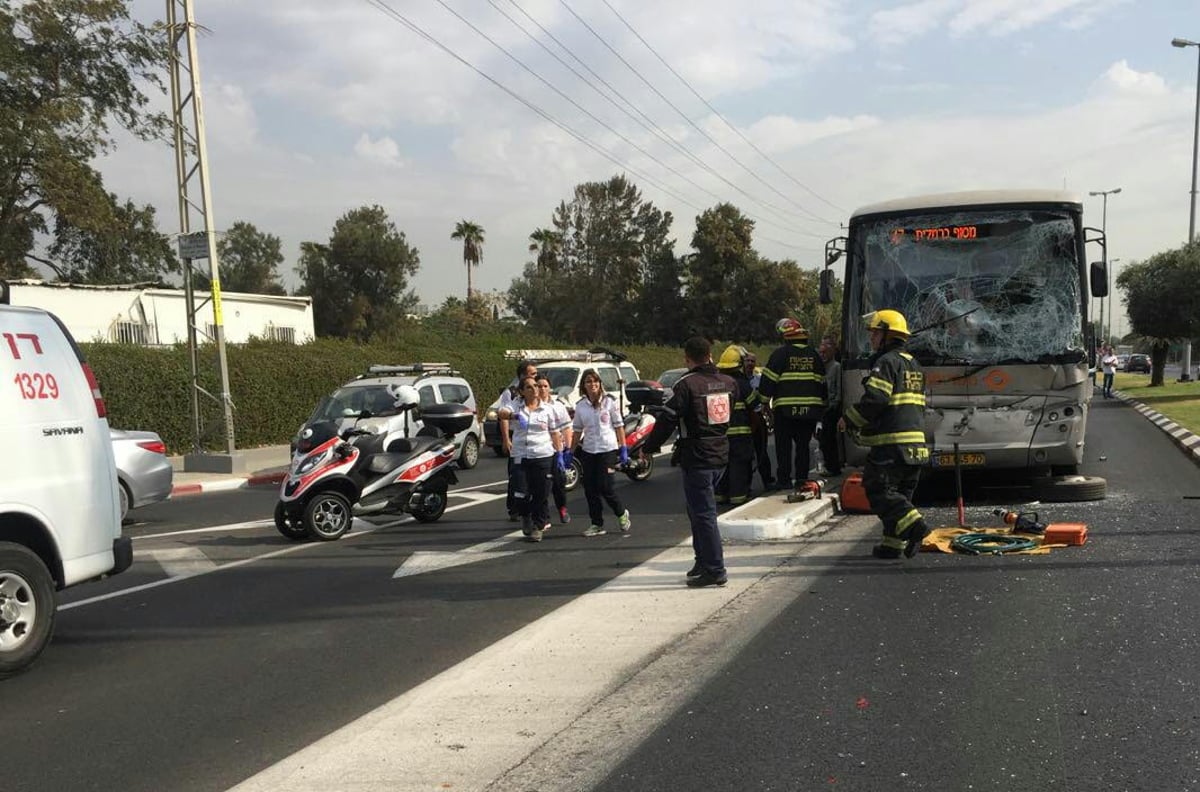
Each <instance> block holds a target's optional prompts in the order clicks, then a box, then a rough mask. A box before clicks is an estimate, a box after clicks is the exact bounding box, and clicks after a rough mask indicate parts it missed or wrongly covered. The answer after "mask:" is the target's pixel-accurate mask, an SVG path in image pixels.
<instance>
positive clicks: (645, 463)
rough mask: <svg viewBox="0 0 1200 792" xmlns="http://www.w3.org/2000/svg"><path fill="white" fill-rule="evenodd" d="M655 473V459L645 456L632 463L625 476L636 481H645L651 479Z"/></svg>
mask: <svg viewBox="0 0 1200 792" xmlns="http://www.w3.org/2000/svg"><path fill="white" fill-rule="evenodd" d="M653 472H654V457H652V456H643V457H642V458H641V459H638V460H635V461H634V462H632V463H630V465H629V467H628V469H626V471H625V475H626V476H629V478H631V479H633V480H634V481H645V480H646V479H648V478H650V474H651V473H653Z"/></svg>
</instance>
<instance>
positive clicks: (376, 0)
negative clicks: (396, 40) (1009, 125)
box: [365, 0, 702, 211]
mask: <svg viewBox="0 0 1200 792" xmlns="http://www.w3.org/2000/svg"><path fill="white" fill-rule="evenodd" d="M365 2H367V3H369V4H370V5H372V6H374V7H375V8H377V9H379V10H380V11H382V12H383V13H385V14H387V15H388V16H390V17H392V18H393V19H395V20H396V21H397V22H399V23H400V24H402V25H404V26H405V27H407V28H408V29H409V30H411V31H412V32H414V33H416V34H417V35H418V36H420V37H421V38H423V39H425V40H426V41H428V42H429V43H430V44H432V45H434V46H435V47H437V48H438V49H440V50H442V51H443V52H445V53H446V54H447V55H449V56H450V57H452V58H454V59H455V60H456V61H458V62H459V63H461V64H462V65H464V66H466V67H467V68H468V69H470V70H471V71H473V72H475V73H476V74H478V75H479V76H480V77H482V78H483V79H485V80H487V81H488V82H490V83H491V84H492V85H494V86H496V87H497V88H499V89H500V90H501V91H504V93H506V94H508V95H509V96H511V97H512V98H513V99H516V100H517V101H518V102H520V103H521V104H523V105H525V106H526V107H527V108H529V109H530V110H532V111H533V112H535V113H537V114H538V115H539V116H541V117H542V118H544V119H545V120H546V121H549V122H550V123H551V124H553V125H554V126H556V127H558V128H559V129H561V130H562V131H563V132H566V133H567V134H568V135H570V136H571V137H573V138H575V139H576V140H578V141H579V142H580V143H583V144H584V145H585V146H587V147H588V148H590V149H592V150H593V151H595V152H596V153H597V154H599V155H601V156H602V157H604V158H605V159H607V160H608V161H609V162H612V163H613V164H614V165H616V166H617V167H618V168H623V169H625V170H627V171H629V172H630V173H632V174H633V175H635V176H637V177H638V178H639V179H642V180H644V181H646V182H647V183H649V184H650V185H652V186H654V187H656V188H658V189H659V191H661V192H663V193H664V194H666V195H669V196H671V197H672V198H674V199H675V200H677V201H679V202H680V203H682V204H684V205H685V206H690V207H691V208H693V209H695V210H696V211H702V210H701V209H700V207H698V206H696V205H695V204H694V203H692V202H691V201H689V200H687V199H686V198H684V197H682V196H680V195H677V194H676V193H675V192H674V191H672V190H671V189H670V188H668V187H665V186H663V185H662V184H659V182H658V181H656V180H655V179H653V178H651V177H649V176H646V175H645V174H643V173H641V172H640V171H638V170H637V169H635V168H633V167H631V166H629V165H626V164H625V163H624V162H622V161H621V160H619V159H617V158H616V157H615V156H614V155H612V154H610V153H609V152H608V150H607V149H605V148H604V147H603V146H600V145H599V144H596V143H593V142H592V141H591V140H589V139H588V138H586V137H585V136H583V135H582V134H580V133H578V132H576V131H575V130H574V129H572V128H571V127H569V126H568V125H567V124H565V123H563V122H562V121H559V120H558V119H557V118H555V117H554V116H552V115H550V114H549V113H548V112H546V111H545V110H543V109H542V108H540V107H538V106H537V105H535V104H534V103H533V102H530V101H529V100H528V99H526V98H525V97H523V96H521V95H520V94H518V93H517V92H516V91H514V90H512V89H511V88H509V87H508V86H507V85H505V84H504V83H502V82H500V81H499V80H497V79H495V78H494V77H492V76H491V75H489V74H487V73H486V72H484V71H483V70H482V69H480V68H478V67H477V66H475V65H474V64H473V63H471V62H470V61H468V60H467V59H466V58H464V57H462V56H461V55H459V54H458V53H457V52H455V51H454V50H452V49H450V48H449V47H447V46H446V45H445V44H443V43H442V42H440V41H438V40H437V39H436V38H434V37H433V36H432V35H430V34H429V33H427V32H425V31H424V30H423V29H422V28H421V27H420V26H418V25H417V24H416V23H414V22H412V21H411V20H409V19H408V18H407V17H405V16H404V15H403V14H401V13H400V12H399V11H397V10H396V9H394V8H392V7H391V6H390V5H388V4H387V3H386V2H384V0H365Z"/></svg>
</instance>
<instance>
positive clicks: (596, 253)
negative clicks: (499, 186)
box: [509, 176, 679, 343]
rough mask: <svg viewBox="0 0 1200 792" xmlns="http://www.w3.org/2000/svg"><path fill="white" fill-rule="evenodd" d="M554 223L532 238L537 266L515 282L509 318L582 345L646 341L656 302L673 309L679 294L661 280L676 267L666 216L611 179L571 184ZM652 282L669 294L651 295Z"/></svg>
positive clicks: (633, 189)
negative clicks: (571, 190)
mask: <svg viewBox="0 0 1200 792" xmlns="http://www.w3.org/2000/svg"><path fill="white" fill-rule="evenodd" d="M552 225H553V229H552V230H550V231H549V232H547V230H546V229H538V230H536V231H534V232H533V234H531V235H530V239H531V240H533V241H534V242H535V243H536V244H535V246H531V247H530V252H537V253H539V261H538V262H529V263H528V264H526V266H525V271H524V274H523V276H522V278H519V279H516V280H514V281H513V283H512V286H511V287H510V289H509V305H510V306H511V307H512V310H513V312H514V313H515V314H516V315H517V316H519V317H520V318H522V319H525V320H526V321H527V323H528V324H529V326H530V327H531V328H532V329H535V330H539V331H542V332H545V333H547V334H550V335H557V336H564V337H568V338H571V339H573V340H574V341H576V342H579V343H587V342H592V341H597V340H601V339H605V338H620V339H625V340H641V339H645V338H646V334H647V327H648V322H649V320H651V319H653V318H654V317H655V316H656V315H657V314H656V313H655V312H656V311H657V310H658V308H657V306H656V305H655V298H661V300H662V302H663V303H664V304H670V303H672V302H673V299H674V297H673V295H677V294H678V291H679V284H678V279H677V278H676V279H675V282H674V283H672V282H671V276H670V275H668V276H666V277H663V275H662V273H663V271H664V270H668V271H671V272H673V271H674V270H673V268H674V267H675V265H676V262H675V259H674V254H673V253H672V247H673V244H674V243H673V241H672V240H671V239H670V238H669V235H670V229H671V214H670V213H669V212H663V211H661V210H659V209H657V208H655V206H654V205H653V204H652V203H650V202H648V201H644V200H643V199H642V195H641V192H640V191H639V190H638V189H637V187H636V186H635V185H634V184H633V183H632V182H630V181H629V180H628V179H626V178H625V177H624V176H615V177H613V178H611V179H609V180H608V181H606V182H588V183H585V184H580V185H578V186H576V187H575V192H574V197H573V198H572V200H571V202H570V203H567V202H565V201H564V202H561V203H560V204H559V206H558V208H556V209H555V210H554V214H553V216H552ZM535 247H536V251H535ZM543 252H544V254H545V255H544V257H543V256H542V255H541V254H542V253H543ZM654 284H660V285H661V286H662V287H663V288H664V289H667V291H666V292H664V293H663V294H661V295H657V294H652V293H651V292H650V288H651V286H652V285H654ZM646 295H650V296H646Z"/></svg>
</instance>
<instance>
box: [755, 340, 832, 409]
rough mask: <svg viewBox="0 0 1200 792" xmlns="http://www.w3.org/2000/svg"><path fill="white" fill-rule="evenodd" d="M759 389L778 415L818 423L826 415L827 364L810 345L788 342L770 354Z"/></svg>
mask: <svg viewBox="0 0 1200 792" xmlns="http://www.w3.org/2000/svg"><path fill="white" fill-rule="evenodd" d="M758 390H759V392H760V393H761V394H762V395H763V397H764V398H766V399H770V400H771V404H772V406H773V407H774V408H775V410H776V413H777V414H778V413H779V412H781V411H782V412H783V413H784V414H790V415H791V416H792V417H794V418H796V419H805V418H808V419H811V420H813V421H816V420H819V419H820V417H821V415H822V414H823V413H824V412H825V394H826V389H825V361H823V360H821V356H820V355H818V354H817V350H815V349H813V348H812V346H810V345H809V344H806V343H792V342H788V343H785V344H783V345H782V346H780V347H779V348H777V349H776V350H775V351H774V352H772V353H771V357H770V359H768V360H767V366H766V368H764V369H763V373H762V379H761V380H760V381H759V383H758Z"/></svg>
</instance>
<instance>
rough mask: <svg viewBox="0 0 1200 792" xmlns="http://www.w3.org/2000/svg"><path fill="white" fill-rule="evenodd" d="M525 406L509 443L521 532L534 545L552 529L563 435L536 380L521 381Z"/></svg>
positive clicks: (514, 417)
mask: <svg viewBox="0 0 1200 792" xmlns="http://www.w3.org/2000/svg"><path fill="white" fill-rule="evenodd" d="M521 395H522V396H524V397H525V401H524V404H522V405H521V407H520V408H519V409H517V411H516V412H515V413H513V415H512V416H511V418H510V419H509V422H510V423H511V424H515V427H516V428H515V429H514V431H513V436H512V439H511V440H510V441H509V458H510V459H512V464H513V471H514V474H515V475H514V490H515V491H514V493H513V494H514V498H515V500H516V503H517V506H518V508H519V509H520V512H521V522H522V526H521V532H522V533H524V534H525V535H526V536H527V537H529V540H530V541H531V542H540V541H542V533H543V532H544V531H548V530H549V529H550V510H549V505H548V504H547V498H548V496H549V495H550V477H551V471H552V469H553V467H554V466H556V465H557V466H558V467H559V468H562V467H565V465H566V463H565V461H564V459H563V445H562V443H563V435H562V430H563V429H564V428H565V427H564V426H563V425H562V424H560V423H559V422H558V417H557V414H556V412H555V411H554V409H553V408H552V407H551V406H550V405H549V404H546V403H544V402H542V400H541V399H539V398H538V395H537V383H536V382H535V381H534V379H533V377H526V378H525V379H523V380H521Z"/></svg>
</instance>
